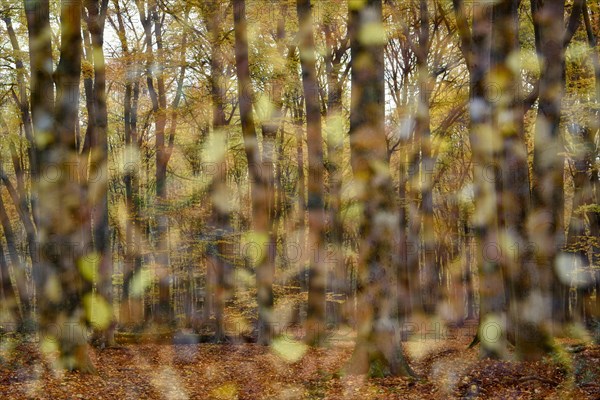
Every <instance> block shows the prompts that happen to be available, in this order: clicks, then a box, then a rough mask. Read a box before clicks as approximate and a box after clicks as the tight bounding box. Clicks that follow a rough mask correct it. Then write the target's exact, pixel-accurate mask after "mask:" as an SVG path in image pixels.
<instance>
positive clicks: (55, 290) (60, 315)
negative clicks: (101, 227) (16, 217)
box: [30, 0, 95, 372]
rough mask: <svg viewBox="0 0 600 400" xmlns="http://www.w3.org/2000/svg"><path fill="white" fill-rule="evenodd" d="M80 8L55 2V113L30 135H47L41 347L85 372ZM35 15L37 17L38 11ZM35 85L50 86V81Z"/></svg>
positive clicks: (88, 286)
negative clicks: (53, 348) (54, 349)
mask: <svg viewBox="0 0 600 400" xmlns="http://www.w3.org/2000/svg"><path fill="white" fill-rule="evenodd" d="M81 9H82V5H81V0H79V1H63V2H62V3H61V41H60V62H59V64H58V67H57V69H56V73H55V78H56V87H57V98H56V110H55V113H54V118H52V119H51V120H54V124H53V129H52V131H50V132H51V133H50V132H48V131H45V132H36V135H38V134H44V133H45V134H46V135H49V136H48V137H47V140H46V141H45V142H44V144H43V146H41V147H40V148H39V150H40V153H39V154H40V158H39V162H40V172H41V173H40V176H41V177H44V178H43V179H40V180H38V182H36V190H37V194H38V197H39V199H40V204H39V207H40V210H39V211H40V212H39V218H40V219H39V221H40V224H39V227H40V230H39V234H40V243H41V245H42V246H41V248H42V251H41V257H40V258H41V262H40V270H43V271H44V273H43V275H44V276H43V279H42V280H38V294H39V296H40V297H42V298H43V301H40V305H39V309H40V333H41V337H42V343H46V344H49V343H56V344H57V345H58V350H59V352H60V358H59V360H60V363H61V365H62V367H64V368H67V369H69V370H74V369H76V370H79V371H82V372H91V371H93V370H94V367H93V365H92V364H91V361H90V359H89V356H88V353H87V339H86V334H85V332H86V327H87V324H88V323H89V322H90V321H91V320H92V315H91V307H90V302H91V301H93V295H92V280H93V269H94V263H95V260H94V259H93V256H92V255H91V254H89V253H88V252H89V249H90V244H91V242H92V238H91V237H89V235H88V237H85V236H84V237H83V240H82V237H81V232H82V230H81V226H82V225H83V226H86V225H87V226H89V224H90V222H91V215H90V212H89V210H88V208H87V207H85V205H84V204H82V200H81V198H82V197H81V190H82V187H81V185H80V182H79V180H78V179H77V177H74V176H73V167H74V166H76V165H77V161H78V157H79V155H78V149H77V143H76V140H75V130H76V128H75V127H76V124H77V123H78V119H79V118H78V109H79V83H80V75H81V54H82V49H81V47H82V45H81ZM36 11H38V13H37V15H38V16H39V15H40V13H39V8H38V9H36ZM30 24H31V21H30ZM34 31H35V30H34ZM30 33H31V31H30ZM43 34H44V35H46V34H47V32H44V33H43ZM46 61H47V60H46ZM32 65H34V67H33V74H32V75H35V76H38V77H43V79H50V78H49V76H48V75H46V74H40V73H39V72H38V71H36V70H35V69H36V67H35V65H36V64H35V63H32ZM38 84H39V85H40V86H42V87H49V86H52V83H51V82H38ZM44 96H48V93H44ZM35 98H36V97H35V96H32V106H33V107H32V108H33V109H34V110H36V109H38V104H37V103H36V100H35ZM38 110H39V109H38ZM46 116H47V117H51V116H52V114H46ZM34 120H35V116H34ZM46 123H47V121H46ZM34 125H35V124H34ZM57 160H58V161H57ZM57 162H58V168H59V170H60V172H61V173H60V174H58V177H57V178H56V179H50V178H49V177H51V176H52V177H53V176H55V174H53V173H52V172H51V171H52V170H55V169H56V168H57ZM88 229H89V228H88ZM48 282H51V283H52V284H50V285H49V284H48ZM82 300H83V306H84V309H83V310H82V309H81V307H82ZM57 327H59V328H60V329H58V330H57Z"/></svg>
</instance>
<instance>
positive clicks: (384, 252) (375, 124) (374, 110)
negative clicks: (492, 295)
mask: <svg viewBox="0 0 600 400" xmlns="http://www.w3.org/2000/svg"><path fill="white" fill-rule="evenodd" d="M366 27H369V29H370V30H371V32H372V33H373V34H372V35H369V37H368V38H367V37H366V36H364V35H360V32H361V30H363V29H366ZM348 30H349V33H350V43H351V57H352V61H351V62H352V65H351V67H352V72H351V74H352V75H351V79H352V87H351V90H352V98H351V108H350V149H351V165H352V170H353V173H354V180H355V184H356V185H358V187H359V189H358V192H359V194H358V200H359V201H360V202H361V203H362V204H363V207H364V208H363V219H362V222H361V227H360V234H359V235H360V238H361V239H360V240H361V243H360V244H359V262H358V271H357V272H358V277H357V279H358V293H357V296H358V304H359V311H358V320H357V324H358V326H357V329H358V336H357V339H356V347H355V349H354V353H353V355H352V359H351V360H350V366H349V372H351V373H355V374H364V373H368V374H370V375H378V376H381V375H413V373H412V371H411V369H410V367H409V366H408V363H407V361H406V359H405V356H404V354H403V350H402V343H401V341H400V339H401V338H400V329H399V326H398V322H397V321H396V320H394V319H393V318H392V317H391V312H392V310H393V305H394V302H395V300H394V299H393V298H392V296H391V294H392V292H393V284H392V279H391V276H393V274H394V273H395V271H396V270H397V268H394V266H393V262H392V250H393V244H394V241H395V239H396V238H397V235H398V226H397V224H396V223H394V222H395V221H397V219H396V217H397V213H398V210H397V207H396V206H395V202H394V201H393V197H394V195H393V190H392V183H391V177H390V171H389V165H388V154H387V143H386V135H385V130H384V123H385V120H384V111H385V89H384V61H383V48H384V45H385V35H384V30H383V23H382V2H381V0H368V1H366V2H364V3H363V4H358V3H354V4H353V5H352V6H351V7H350V16H349V23H348Z"/></svg>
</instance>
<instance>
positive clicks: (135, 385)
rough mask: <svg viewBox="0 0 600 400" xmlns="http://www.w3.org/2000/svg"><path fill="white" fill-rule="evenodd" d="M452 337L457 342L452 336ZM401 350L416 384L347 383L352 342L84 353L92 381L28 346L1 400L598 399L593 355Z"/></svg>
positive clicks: (5, 373)
mask: <svg viewBox="0 0 600 400" xmlns="http://www.w3.org/2000/svg"><path fill="white" fill-rule="evenodd" d="M457 332H458V333H457ZM460 332H463V333H464V332H470V331H465V330H460V331H455V332H454V333H452V334H448V332H446V334H444V335H432V336H435V337H427V334H425V335H422V337H417V338H413V339H411V340H410V341H407V342H404V343H405V349H406V352H407V354H408V356H409V359H410V364H411V366H412V367H413V368H414V370H415V372H416V373H417V374H418V375H419V376H420V379H418V380H411V379H408V378H381V379H374V378H371V379H366V378H365V377H360V376H359V377H357V376H345V375H344V374H343V373H342V372H341V371H343V367H344V365H345V363H346V362H347V360H348V359H349V357H350V355H351V353H352V348H353V339H352V338H351V337H350V335H346V336H344V335H338V336H337V337H334V338H333V339H335V340H332V341H331V343H332V344H331V346H329V347H328V348H324V349H308V348H306V347H304V346H303V345H301V344H300V343H299V342H296V341H294V340H287V341H281V340H280V341H277V342H276V343H275V344H274V345H273V346H271V347H262V346H258V345H255V344H247V343H245V344H205V343H196V344H177V345H174V344H157V343H138V344H124V345H120V346H118V347H115V348H108V349H104V350H97V349H93V350H92V360H93V362H94V365H95V366H96V368H97V370H98V373H97V374H96V375H82V374H78V373H57V372H56V371H54V370H53V369H52V368H50V365H51V364H50V362H49V360H48V359H43V360H42V357H40V355H39V352H38V351H37V350H36V346H35V345H34V344H33V343H16V344H13V345H9V344H7V343H9V342H6V341H5V342H4V345H3V346H2V347H1V348H0V361H2V362H1V363H0V398H2V399H52V400H54V399H169V400H171V399H361V400H362V399H448V398H468V399H475V398H481V399H491V398H493V399H496V398H497V399H517V398H518V399H521V398H523V399H542V398H550V399H600V346H597V345H591V344H587V345H580V344H578V343H574V342H573V341H568V340H563V341H559V343H560V344H561V347H562V348H569V349H571V351H564V352H563V355H564V356H563V357H562V361H559V359H560V357H554V358H551V359H548V360H544V361H541V362H535V363H525V362H509V361H492V360H478V349H477V348H473V349H467V347H468V344H469V341H470V340H471V339H472V335H471V334H470V333H469V334H461V333H460Z"/></svg>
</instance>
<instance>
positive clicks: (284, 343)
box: [271, 337, 308, 363]
mask: <svg viewBox="0 0 600 400" xmlns="http://www.w3.org/2000/svg"><path fill="white" fill-rule="evenodd" d="M271 347H272V349H273V352H274V353H275V354H277V355H278V356H279V357H281V358H282V359H283V360H285V361H287V362H289V363H295V362H296V361H299V360H300V359H301V358H302V357H303V356H304V354H305V353H306V351H307V350H308V346H307V345H305V344H304V343H300V342H298V341H295V340H293V339H290V338H285V337H278V338H277V339H275V340H274V341H273V343H272V344H271Z"/></svg>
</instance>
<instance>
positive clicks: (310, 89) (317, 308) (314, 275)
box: [296, 0, 327, 345]
mask: <svg viewBox="0 0 600 400" xmlns="http://www.w3.org/2000/svg"><path fill="white" fill-rule="evenodd" d="M296 4H297V12H298V23H299V26H300V45H299V48H298V49H299V51H300V64H301V67H302V86H303V88H304V105H305V107H306V121H307V143H308V187H307V188H308V204H307V205H308V249H309V252H310V253H309V256H310V260H309V275H308V315H307V321H306V322H307V324H306V338H305V341H306V342H307V343H308V344H310V345H320V344H322V343H323V340H324V331H325V288H326V283H327V282H326V281H327V273H326V265H325V251H324V249H323V244H324V243H325V238H324V223H325V210H324V203H323V192H324V187H323V173H324V172H325V171H324V167H323V137H322V134H321V107H320V105H319V91H318V90H319V84H318V82H317V70H316V66H315V60H316V55H315V48H314V36H313V30H312V16H311V10H310V8H311V5H310V0H298V1H297V3H296Z"/></svg>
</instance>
